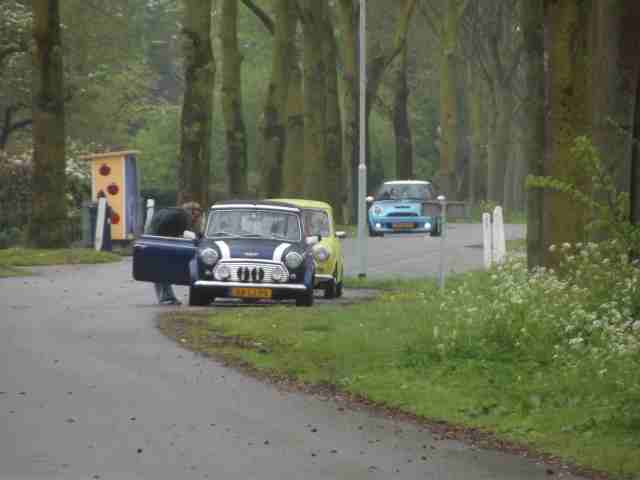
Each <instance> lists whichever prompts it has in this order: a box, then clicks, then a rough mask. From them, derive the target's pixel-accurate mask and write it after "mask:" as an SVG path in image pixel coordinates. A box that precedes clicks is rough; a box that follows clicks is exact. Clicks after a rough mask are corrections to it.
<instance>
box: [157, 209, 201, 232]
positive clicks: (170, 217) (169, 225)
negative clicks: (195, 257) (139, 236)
mask: <svg viewBox="0 0 640 480" xmlns="http://www.w3.org/2000/svg"><path fill="white" fill-rule="evenodd" d="M190 229H191V218H190V216H189V214H188V213H187V212H186V211H184V210H183V209H181V208H163V209H161V210H158V211H157V212H156V213H155V214H154V215H153V218H152V219H151V224H150V225H149V231H148V232H147V233H148V234H150V235H159V236H162V237H182V234H183V233H184V231H185V230H190Z"/></svg>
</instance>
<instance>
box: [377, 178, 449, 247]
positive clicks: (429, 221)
mask: <svg viewBox="0 0 640 480" xmlns="http://www.w3.org/2000/svg"><path fill="white" fill-rule="evenodd" d="M433 200H435V192H434V189H433V186H432V185H431V183H430V182H425V181H420V180H396V181H390V182H385V183H383V184H382V185H381V186H380V188H379V189H378V191H377V193H376V195H375V197H367V204H368V215H367V217H368V223H369V235H370V236H372V237H379V236H383V235H384V234H385V233H394V232H428V233H430V234H431V236H433V237H436V236H439V235H440V232H441V227H440V224H441V223H440V222H441V219H440V217H433V216H427V215H425V214H424V202H426V201H433Z"/></svg>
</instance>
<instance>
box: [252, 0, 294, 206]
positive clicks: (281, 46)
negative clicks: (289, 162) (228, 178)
mask: <svg viewBox="0 0 640 480" xmlns="http://www.w3.org/2000/svg"><path fill="white" fill-rule="evenodd" d="M275 17H276V21H275V34H274V41H275V43H274V46H273V55H272V60H271V81H270V82H269V87H268V91H267V101H266V104H265V107H264V116H263V125H262V132H261V133H262V139H263V146H262V152H261V154H260V157H261V162H260V164H261V174H262V176H261V187H260V191H261V192H262V195H264V196H265V197H267V198H269V197H276V196H279V195H280V194H281V193H282V190H283V186H282V180H283V171H282V166H283V163H284V153H285V149H286V146H287V125H286V122H287V98H288V93H289V75H290V71H291V65H290V62H291V59H292V58H293V55H292V52H293V50H294V49H295V48H296V47H295V28H296V12H295V2H294V1H293V0H277V2H276V3H275Z"/></svg>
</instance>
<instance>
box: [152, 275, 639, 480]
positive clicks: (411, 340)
mask: <svg viewBox="0 0 640 480" xmlns="http://www.w3.org/2000/svg"><path fill="white" fill-rule="evenodd" d="M491 275H492V274H491V272H474V273H470V274H464V275H457V276H452V277H450V280H449V283H448V289H447V292H446V293H445V295H447V297H446V298H448V299H449V301H451V294H452V292H454V293H455V292H458V291H459V289H460V288H465V289H466V294H465V295H464V298H465V299H464V300H463V299H461V300H460V301H464V302H468V300H467V299H469V298H471V299H473V298H485V297H486V295H487V293H488V291H487V285H488V284H489V283H491V280H490V278H491ZM347 284H348V285H349V286H351V287H368V288H381V289H383V290H386V291H383V292H382V294H381V296H380V297H379V298H378V299H377V300H374V301H373V302H367V303H366V304H361V305H358V304H356V305H351V306H348V307H344V306H340V307H338V306H327V307H322V308H314V309H300V308H291V307H285V306H274V307H269V308H260V309H259V313H258V310H256V309H254V308H238V309H236V308H234V309H228V310H226V311H220V310H218V311H216V312H215V314H209V315H205V316H203V315H202V314H199V315H197V316H194V314H192V313H188V312H184V313H181V312H175V313H170V314H168V315H167V316H166V317H164V318H163V319H162V320H161V329H162V330H163V331H164V332H165V333H166V334H168V335H170V336H172V337H174V338H175V339H176V340H177V341H179V342H180V343H181V344H182V345H184V346H185V347H188V348H190V349H192V350H194V351H199V352H203V353H205V354H207V355H211V356H218V357H220V356H221V357H223V358H226V359H231V360H232V361H235V362H241V363H242V364H246V365H250V366H251V368H252V369H254V371H256V372H262V374H264V375H267V376H275V377H287V378H291V379H294V380H296V381H298V382H302V383H304V384H312V385H327V384H328V385H332V386H335V387H337V388H338V390H340V391H342V392H344V393H345V394H348V395H354V396H357V397H364V398H366V399H368V400H369V401H371V402H375V403H376V404H383V405H385V406H387V407H390V408H393V409H398V410H400V411H403V412H407V413H409V414H411V415H415V416H417V417H418V418H423V419H429V420H435V421H444V422H447V423H449V424H451V425H463V426H464V427H465V428H466V427H468V428H473V429H478V431H481V432H492V435H493V434H495V435H496V437H497V438H499V439H500V441H499V442H498V443H497V444H500V442H502V441H507V442H514V444H515V445H518V444H525V445H528V446H529V447H530V448H531V449H532V450H534V451H537V452H547V453H548V454H549V455H553V456H559V457H561V458H563V459H564V460H566V461H567V462H568V463H570V464H575V465H584V466H586V467H585V468H582V469H580V468H578V469H577V471H582V472H585V471H588V470H589V469H594V470H596V471H604V472H608V473H609V474H611V475H614V476H617V475H619V476H620V477H623V476H625V475H630V474H632V473H638V472H640V436H639V435H638V431H639V429H640V425H635V424H633V423H632V424H629V423H625V422H621V421H612V418H613V417H609V416H608V415H607V409H611V408H612V407H613V404H611V403H609V401H608V399H607V398H606V393H605V392H602V391H598V390H597V389H596V390H593V391H589V388H591V385H592V384H590V382H585V381H584V378H585V375H587V374H588V372H581V371H577V370H576V371H571V372H566V371H563V370H562V369H559V368H558V367H557V365H555V364H553V363H552V362H549V361H547V360H545V358H546V357H545V355H546V354H542V356H541V357H540V358H536V357H535V356H532V355H521V354H518V353H517V352H515V351H509V349H507V348H502V347H500V341H501V340H500V339H498V340H497V343H496V345H490V344H487V345H483V346H481V347H480V348H478V349H477V350H476V349H475V348H472V346H471V345H466V346H465V342H467V341H470V340H466V339H465V340H464V341H461V342H459V344H457V346H456V349H455V350H454V351H451V353H449V354H445V353H444V352H440V350H439V349H440V347H441V345H440V344H439V341H440V340H439V335H440V337H444V333H445V332H448V334H449V335H451V334H452V335H453V337H455V336H456V331H455V328H456V324H455V323H453V320H452V317H451V316H450V315H449V314H448V313H447V311H442V310H440V308H439V306H440V305H441V302H444V301H445V297H443V296H442V295H441V293H440V292H439V291H438V288H437V286H436V284H435V282H433V281H430V280H420V281H404V282H401V284H398V283H397V282H394V281H382V282H373V281H367V280H364V281H362V280H357V279H349V280H348V282H347ZM392 287H394V288H392ZM461 308H465V309H468V310H469V312H470V313H469V322H470V323H469V325H470V326H471V321H472V320H473V321H480V320H479V318H480V317H478V313H472V312H474V309H476V310H477V305H474V304H473V301H472V302H471V303H468V304H465V305H464V306H462V307H461ZM452 328H453V329H454V330H453V331H452ZM477 328H478V327H475V326H474V327H470V330H472V331H474V332H475V331H476V329H477ZM483 328H485V327H483ZM499 330H500V329H498V331H497V332H496V335H502V333H501V332H500V331H499ZM438 332H440V333H438ZM503 333H504V332H503ZM458 335H459V336H460V337H462V335H461V334H460V333H459V334H458ZM468 335H469V337H468V338H469V339H471V333H470V334H468ZM476 340H477V339H476ZM493 340H495V339H491V342H492V341H493ZM505 341H506V340H505ZM532 341H535V340H532ZM443 342H444V339H443ZM489 343H490V342H489ZM494 347H495V348H494ZM539 347H540V348H544V345H542V346H539ZM534 350H536V349H534ZM596 383H597V382H596ZM619 394H620V392H617V393H616V395H619ZM612 398H613V393H612ZM614 408H615V407H614Z"/></svg>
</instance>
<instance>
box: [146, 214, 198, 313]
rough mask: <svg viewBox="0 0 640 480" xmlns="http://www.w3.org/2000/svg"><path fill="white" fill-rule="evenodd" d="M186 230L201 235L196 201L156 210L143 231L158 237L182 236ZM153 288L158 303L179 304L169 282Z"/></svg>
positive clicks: (158, 284) (157, 284)
mask: <svg viewBox="0 0 640 480" xmlns="http://www.w3.org/2000/svg"><path fill="white" fill-rule="evenodd" d="M187 230H189V231H192V232H194V233H195V234H196V235H197V236H200V235H202V208H201V207H200V204H198V203H197V202H187V203H185V204H183V205H182V206H181V207H180V208H164V209H161V210H158V211H157V212H156V214H155V215H154V216H153V219H152V220H151V223H150V224H149V229H148V231H147V232H145V233H146V234H148V235H157V236H159V237H182V236H183V235H184V232H185V231H187ZM154 288H155V291H156V296H157V298H158V303H159V304H161V305H180V304H181V302H180V300H178V298H177V297H176V294H175V292H174V290H173V286H172V285H171V284H170V283H155V284H154Z"/></svg>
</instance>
